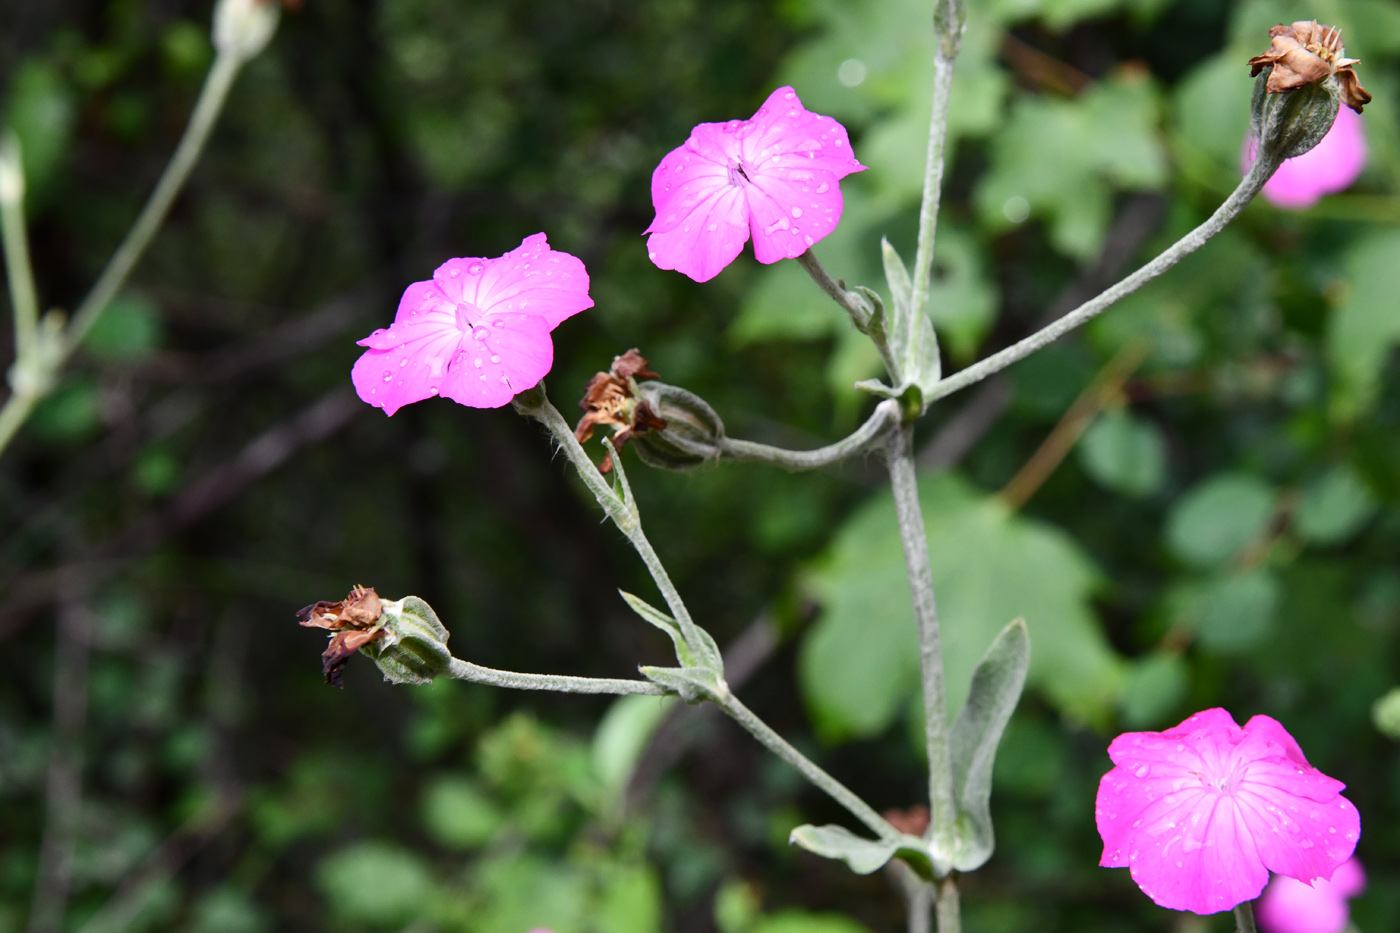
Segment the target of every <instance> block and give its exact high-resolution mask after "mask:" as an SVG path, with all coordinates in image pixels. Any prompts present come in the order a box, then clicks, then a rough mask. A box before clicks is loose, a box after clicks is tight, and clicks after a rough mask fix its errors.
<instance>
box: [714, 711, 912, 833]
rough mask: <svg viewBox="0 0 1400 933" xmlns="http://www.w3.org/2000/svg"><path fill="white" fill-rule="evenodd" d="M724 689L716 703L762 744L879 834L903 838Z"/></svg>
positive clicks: (885, 821) (867, 806) (868, 806)
mask: <svg viewBox="0 0 1400 933" xmlns="http://www.w3.org/2000/svg"><path fill="white" fill-rule="evenodd" d="M722 689H723V693H722V695H720V696H715V697H712V699H713V700H714V702H715V705H717V706H718V707H719V708H720V709H722V710H724V711H725V713H727V714H728V715H729V717H730V718H731V719H733V720H734V721H735V722H737V723H738V724H739V725H741V726H743V727H744V729H746V730H747V731H748V733H749V734H750V735H752V736H753V737H754V738H756V739H758V741H759V743H760V744H762V745H763V747H764V748H766V749H768V750H769V751H770V752H772V753H773V754H775V755H777V756H778V757H779V758H781V759H782V760H783V761H786V762H787V763H788V764H790V765H792V766H793V767H794V768H796V769H797V770H798V772H799V773H801V775H802V776H803V777H805V778H806V779H807V780H808V781H810V782H811V783H812V784H814V785H816V786H817V787H819V788H820V789H821V790H823V791H825V792H826V794H827V795H828V796H829V797H831V799H832V800H835V801H836V802H837V803H839V804H840V805H841V806H843V807H845V808H846V809H847V810H848V811H849V812H850V814H851V815H852V816H854V817H855V818H856V819H858V820H860V821H861V822H862V823H864V824H865V825H866V826H868V827H869V828H870V830H871V831H872V832H874V833H875V835H877V836H879V837H880V838H881V839H898V838H899V835H900V834H899V830H897V829H895V828H894V827H893V826H891V825H890V824H889V822H888V821H887V820H886V819H885V818H884V817H882V816H881V815H880V814H878V813H876V812H875V810H874V808H872V807H871V806H870V804H868V803H866V802H865V801H864V800H861V799H860V797H858V796H857V795H856V793H855V792H854V791H852V790H851V789H850V788H849V787H847V786H846V785H845V784H842V783H841V782H840V781H838V780H836V778H834V777H832V776H831V775H830V774H827V773H826V772H825V771H824V770H822V769H821V767H819V766H818V765H817V763H816V762H814V761H812V759H810V758H808V757H807V756H806V755H804V754H802V753H801V752H799V751H798V750H797V749H795V748H793V747H792V745H790V744H789V743H788V741H787V739H784V738H783V737H782V736H781V735H779V734H778V733H776V732H774V731H773V729H772V727H770V726H769V725H768V724H767V723H766V722H764V721H763V720H762V719H759V718H758V717H757V716H756V715H754V712H753V710H751V709H749V708H748V707H747V706H745V705H744V704H743V703H740V702H739V698H738V697H736V696H734V694H732V693H730V692H729V690H728V689H727V688H722Z"/></svg>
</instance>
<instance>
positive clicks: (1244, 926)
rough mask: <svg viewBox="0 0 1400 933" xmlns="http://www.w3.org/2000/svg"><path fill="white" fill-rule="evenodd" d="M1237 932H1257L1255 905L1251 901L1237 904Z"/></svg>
mask: <svg viewBox="0 0 1400 933" xmlns="http://www.w3.org/2000/svg"><path fill="white" fill-rule="evenodd" d="M1235 931H1236V933H1256V931H1255V929H1254V905H1253V904H1252V903H1251V902H1250V901H1245V902H1244V903H1243V904H1237V905H1236V906H1235Z"/></svg>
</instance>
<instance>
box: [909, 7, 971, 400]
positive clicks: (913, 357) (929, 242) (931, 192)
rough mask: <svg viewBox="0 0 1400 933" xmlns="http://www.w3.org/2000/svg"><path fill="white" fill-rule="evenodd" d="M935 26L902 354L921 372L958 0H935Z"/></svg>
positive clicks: (958, 32)
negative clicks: (923, 318)
mask: <svg viewBox="0 0 1400 933" xmlns="http://www.w3.org/2000/svg"><path fill="white" fill-rule="evenodd" d="M935 8H936V12H935V14H934V26H935V29H937V30H938V32H939V35H938V48H937V49H936V50H935V51H934V56H933V110H932V112H931V113H930V115H929V127H928V153H927V156H926V158H925V160H924V196H923V201H922V202H921V203H920V205H919V244H918V248H917V250H916V252H915V254H914V282H913V289H912V292H911V296H910V309H909V314H908V320H907V321H906V322H905V325H906V326H907V327H908V328H909V332H908V333H907V334H902V335H900V337H901V338H902V339H903V342H902V343H898V342H897V343H896V345H897V346H904V347H907V348H908V357H907V358H906V359H904V360H901V361H900V362H901V364H902V365H903V366H904V369H903V370H902V371H903V372H910V373H912V372H915V371H916V362H917V361H918V360H919V359H921V358H922V356H921V352H922V348H920V347H919V346H918V343H919V341H920V340H921V339H922V337H923V333H924V329H923V327H921V326H920V323H921V322H920V317H921V316H922V315H923V314H924V313H925V310H926V309H925V307H924V306H925V305H926V304H928V293H929V281H930V279H931V278H932V276H933V241H934V234H935V233H936V231H937V229H938V205H939V200H940V198H941V196H942V192H943V167H944V162H945V158H944V156H945V150H946V148H947V142H948V101H949V97H950V95H951V92H952V87H953V64H954V62H956V61H957V57H958V50H959V48H961V46H962V32H963V19H964V17H963V15H962V12H963V11H962V10H961V8H960V5H959V4H958V3H957V2H956V0H935Z"/></svg>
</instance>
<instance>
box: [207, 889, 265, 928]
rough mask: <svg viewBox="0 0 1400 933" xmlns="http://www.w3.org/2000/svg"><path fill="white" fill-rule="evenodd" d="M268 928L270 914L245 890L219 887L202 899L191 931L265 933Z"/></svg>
mask: <svg viewBox="0 0 1400 933" xmlns="http://www.w3.org/2000/svg"><path fill="white" fill-rule="evenodd" d="M269 929H271V924H270V923H269V922H268V919H267V916H266V915H265V914H264V913H263V912H262V910H260V909H259V908H258V906H257V905H256V904H254V903H253V902H252V901H251V900H250V899H249V898H248V896H247V895H246V894H244V893H243V892H241V891H239V890H237V889H235V888H232V887H219V888H214V889H213V890H212V891H209V892H208V893H207V894H205V895H203V896H202V897H201V898H200V899H199V903H198V905H197V906H196V907H195V909H194V920H193V922H192V923H191V924H190V926H189V928H188V933H264V931H265V930H269Z"/></svg>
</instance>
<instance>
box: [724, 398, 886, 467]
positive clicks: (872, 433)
mask: <svg viewBox="0 0 1400 933" xmlns="http://www.w3.org/2000/svg"><path fill="white" fill-rule="evenodd" d="M898 423H899V402H897V401H894V400H893V399H887V400H885V401H883V402H881V403H880V404H879V405H876V406H875V411H874V412H872V413H871V415H870V417H869V418H868V419H866V422H865V423H864V424H862V425H861V426H860V427H859V428H857V429H856V430H855V431H854V432H853V433H852V434H851V435H850V436H849V437H846V438H843V439H842V440H839V441H837V442H836V443H834V444H828V445H827V446H825V447H818V448H817V449H816V450H786V449H784V448H782V447H770V446H769V445H767V444H758V443H755V442H754V441H745V440H739V439H738V438H733V437H726V438H724V439H723V440H722V441H721V442H720V456H721V457H724V458H725V459H729V460H744V461H747V462H749V463H766V464H769V465H771V466H776V467H781V468H783V469H784V470H815V469H819V468H820V467H824V466H830V465H831V464H833V463H840V462H841V461H842V460H846V459H849V458H851V457H854V456H857V455H859V454H863V453H866V452H868V451H870V450H873V449H874V448H876V447H877V446H879V444H880V442H881V441H882V440H883V439H884V436H885V434H886V433H888V432H889V430H890V428H891V427H892V426H894V425H895V424H898Z"/></svg>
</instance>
